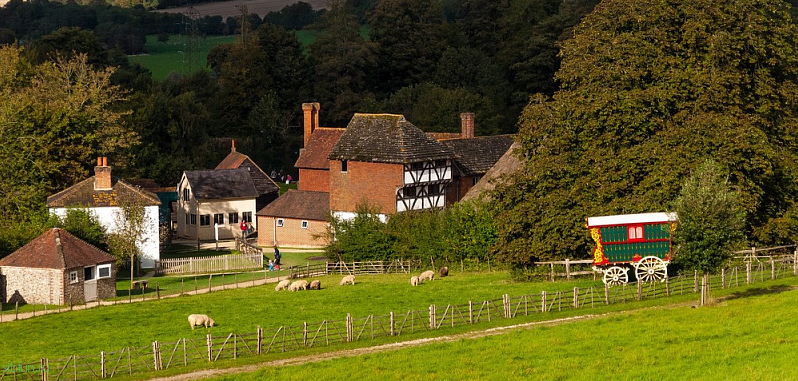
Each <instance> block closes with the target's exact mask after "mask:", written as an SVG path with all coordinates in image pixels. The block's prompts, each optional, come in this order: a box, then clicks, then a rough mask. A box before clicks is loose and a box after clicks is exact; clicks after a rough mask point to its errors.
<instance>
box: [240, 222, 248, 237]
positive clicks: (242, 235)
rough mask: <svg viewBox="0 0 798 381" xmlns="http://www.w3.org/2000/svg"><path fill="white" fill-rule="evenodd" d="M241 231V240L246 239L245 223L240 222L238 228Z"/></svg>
mask: <svg viewBox="0 0 798 381" xmlns="http://www.w3.org/2000/svg"><path fill="white" fill-rule="evenodd" d="M239 228H240V229H241V238H246V236H247V221H243V220H242V221H241V225H240V226H239Z"/></svg>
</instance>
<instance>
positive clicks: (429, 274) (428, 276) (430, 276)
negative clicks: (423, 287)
mask: <svg viewBox="0 0 798 381" xmlns="http://www.w3.org/2000/svg"><path fill="white" fill-rule="evenodd" d="M425 280H435V272H434V271H432V270H427V271H424V272H423V273H421V275H419V276H418V281H419V282H423V281H425Z"/></svg>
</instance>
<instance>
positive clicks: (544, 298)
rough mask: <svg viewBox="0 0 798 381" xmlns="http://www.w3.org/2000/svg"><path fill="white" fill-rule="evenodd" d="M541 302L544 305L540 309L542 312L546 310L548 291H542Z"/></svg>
mask: <svg viewBox="0 0 798 381" xmlns="http://www.w3.org/2000/svg"><path fill="white" fill-rule="evenodd" d="M540 303H541V307H542V308H541V309H540V312H546V291H541V292H540Z"/></svg>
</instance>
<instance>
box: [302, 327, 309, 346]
mask: <svg viewBox="0 0 798 381" xmlns="http://www.w3.org/2000/svg"><path fill="white" fill-rule="evenodd" d="M302 346H303V347H307V346H308V322H306V321H304V322H302Z"/></svg>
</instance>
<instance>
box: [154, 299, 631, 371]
mask: <svg viewBox="0 0 798 381" xmlns="http://www.w3.org/2000/svg"><path fill="white" fill-rule="evenodd" d="M619 313H622V312H615V313H612V314H619ZM608 315H610V313H607V314H599V315H593V314H590V315H582V316H574V317H569V318H562V319H554V320H546V321H540V322H531V323H523V324H516V325H510V326H506V327H496V328H489V329H485V330H482V331H474V332H466V333H460V334H456V335H447V336H440V337H433V338H426V339H416V340H408V341H402V342H398V343H391V344H384V345H377V346H374V347H366V348H357V349H346V350H340V351H334V352H327V353H319V354H313V355H307V356H298V357H292V358H288V359H282V360H274V361H267V362H262V363H260V364H253V365H245V366H239V367H232V368H224V369H206V370H199V371H196V372H190V373H184V374H179V375H176V376H170V377H159V378H153V379H151V380H153V381H184V380H201V379H204V378H209V377H218V376H223V375H229V374H236V373H244V372H254V371H257V370H259V369H265V368H270V367H279V366H286V365H301V364H307V363H312V362H320V361H326V360H332V359H336V358H342V357H353V356H361V355H365V354H371V353H380V352H388V351H395V350H399V349H403V348H412V347H418V346H422V345H429V344H437V343H449V342H453V341H458V340H470V339H477V338H480V337H486V336H494V335H501V334H504V333H507V332H509V331H512V330H517V329H529V328H532V327H537V326H552V325H559V324H565V323H571V322H576V321H582V320H590V319H596V318H600V317H605V316H608Z"/></svg>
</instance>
